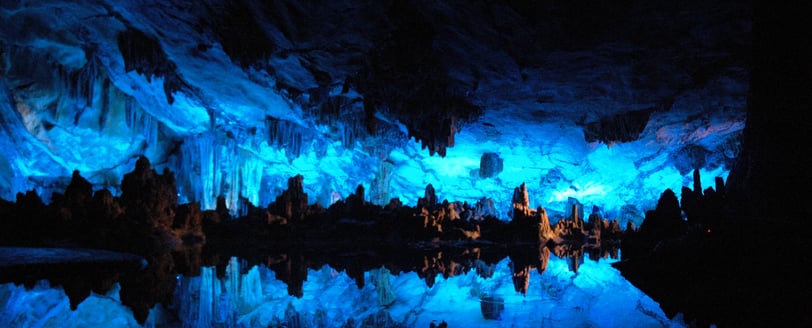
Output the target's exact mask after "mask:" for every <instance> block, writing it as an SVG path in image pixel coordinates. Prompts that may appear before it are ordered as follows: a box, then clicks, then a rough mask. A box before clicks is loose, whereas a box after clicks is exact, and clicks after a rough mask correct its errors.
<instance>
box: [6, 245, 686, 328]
mask: <svg viewBox="0 0 812 328" xmlns="http://www.w3.org/2000/svg"><path fill="white" fill-rule="evenodd" d="M584 253H585V250H584V249H561V248H554V249H549V248H547V247H543V246H542V247H511V248H504V247H501V248H500V247H470V246H467V247H462V246H460V247H455V246H453V245H448V246H445V247H434V246H432V247H428V246H425V245H423V246H422V247H413V248H408V249H403V248H400V249H398V248H391V249H390V248H387V247H381V248H379V249H375V250H369V249H366V250H350V249H345V250H341V251H336V250H333V251H330V252H323V251H315V250H301V249H300V250H286V251H280V252H276V253H272V254H261V255H254V256H251V255H250V254H245V255H244V256H242V257H237V256H233V255H234V254H204V253H203V252H201V250H199V249H198V250H189V251H187V252H180V253H174V254H164V255H162V256H159V257H156V258H153V259H151V260H150V262H149V266H148V267H147V269H146V270H144V271H141V272H139V273H138V274H132V273H129V274H122V275H121V276H120V277H119V279H118V280H117V283H116V284H115V288H114V289H113V290H112V291H110V292H108V293H106V294H100V293H99V292H98V291H94V292H93V293H89V294H90V297H89V298H88V299H86V300H84V302H82V304H80V306H79V307H78V308H77V309H76V311H70V310H69V309H67V308H65V309H63V308H60V307H59V306H60V304H62V303H59V302H58V300H59V299H65V298H67V296H65V294H64V293H62V294H61V295H62V296H60V297H56V296H55V295H60V293H59V289H54V288H51V287H50V286H48V285H46V284H43V285H39V286H36V287H34V288H33V289H30V290H26V289H25V288H23V287H17V286H14V285H13V284H6V285H3V286H2V287H0V302H4V303H0V304H5V306H4V308H3V312H2V316H0V325H2V326H10V327H13V326H21V325H24V324H22V323H23V322H25V321H26V318H32V320H33V319H36V320H38V321H37V322H40V323H42V322H45V323H47V322H54V323H59V322H60V321H53V320H58V319H59V318H64V317H65V316H69V317H71V318H73V321H74V322H85V321H87V320H90V321H91V322H93V323H94V324H98V323H99V321H100V320H103V319H102V318H100V317H99V313H127V312H128V311H126V309H132V311H133V312H132V313H133V314H134V317H133V318H139V316H142V318H143V320H140V321H141V322H143V323H144V324H145V325H146V326H159V327H181V326H182V327H207V326H212V327H257V326H262V327H267V326H286V327H401V326H402V327H429V326H430V325H431V324H434V325H435V326H439V325H440V324H441V323H442V322H446V323H448V324H449V325H450V326H463V325H464V326H468V327H476V326H488V327H494V326H497V327H498V326H504V327H509V326H510V327H527V326H538V325H547V326H568V327H569V326H582V325H592V326H640V325H645V326H665V325H669V324H672V322H671V321H669V320H668V319H667V318H666V317H665V315H664V314H663V313H662V311H661V310H660V309H659V306H658V304H657V303H655V302H654V301H652V300H651V299H650V298H648V297H647V296H645V295H644V294H643V293H641V292H640V291H639V290H637V289H636V288H634V287H633V286H632V285H631V284H629V283H628V282H627V281H625V280H624V279H623V278H622V277H621V276H620V274H619V273H618V272H617V271H616V270H615V269H613V268H612V267H611V266H610V265H609V263H611V262H613V261H615V260H616V259H617V256H616V255H617V251H613V250H606V251H600V252H598V253H594V252H586V253H587V254H588V257H589V258H590V259H586V260H584ZM594 254H598V255H597V256H595V255H594ZM561 255H563V257H562V256H561ZM613 255H614V256H613ZM596 257H597V259H598V260H597V261H595V260H593V259H592V258H596ZM63 284H64V282H63ZM64 286H66V287H65V290H70V288H68V287H67V286H69V284H65V285H64ZM119 286H120V289H119ZM45 294H48V295H50V296H49V297H42V295H45ZM36 295H39V296H40V297H39V298H38V297H36ZM43 298H45V299H50V300H53V301H51V303H48V302H47V301H43ZM33 300H37V302H39V303H38V305H37V306H36V307H35V306H32V305H31V304H27V303H26V302H28V301H33ZM99 300H105V301H104V302H100V301H99ZM49 304H50V305H49ZM86 304H90V305H88V306H86ZM124 306H126V308H125V307H124ZM111 308H116V309H115V311H112V310H113V309H111ZM32 311H39V312H40V313H25V312H32ZM105 318H107V317H105ZM107 319H109V320H114V319H115V320H114V321H111V322H107V323H108V324H112V325H114V326H116V325H117V326H131V325H140V324H138V323H137V322H135V321H133V320H132V318H129V320H128V318H121V317H120V316H119V317H117V318H107ZM83 320H85V321H83ZM62 323H64V321H62ZM677 323H678V322H677ZM45 326H47V325H45ZM57 326H61V325H60V324H57Z"/></svg>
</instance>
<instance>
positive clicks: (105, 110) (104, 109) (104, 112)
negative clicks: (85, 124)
mask: <svg viewBox="0 0 812 328" xmlns="http://www.w3.org/2000/svg"><path fill="white" fill-rule="evenodd" d="M101 96H102V99H101V113H99V134H100V135H101V134H102V131H103V130H104V125H105V124H106V123H107V116H108V115H109V114H110V79H104V82H102V94H101Z"/></svg>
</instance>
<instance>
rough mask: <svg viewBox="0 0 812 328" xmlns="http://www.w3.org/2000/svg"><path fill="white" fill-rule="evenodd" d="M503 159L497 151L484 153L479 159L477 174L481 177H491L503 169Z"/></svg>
mask: <svg viewBox="0 0 812 328" xmlns="http://www.w3.org/2000/svg"><path fill="white" fill-rule="evenodd" d="M504 161H505V160H504V159H502V158H500V157H499V154H497V153H484V154H482V158H481V159H480V160H479V176H480V177H482V178H492V177H495V176H496V175H498V174H499V173H500V172H502V170H503V169H504Z"/></svg>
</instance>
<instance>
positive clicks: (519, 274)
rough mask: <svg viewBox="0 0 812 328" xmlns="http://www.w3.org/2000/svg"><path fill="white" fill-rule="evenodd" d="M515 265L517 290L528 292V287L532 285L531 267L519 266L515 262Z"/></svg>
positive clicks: (514, 284)
mask: <svg viewBox="0 0 812 328" xmlns="http://www.w3.org/2000/svg"><path fill="white" fill-rule="evenodd" d="M511 266H512V267H513V287H514V288H515V289H516V291H517V292H519V293H522V294H527V289H528V288H529V287H530V267H528V266H522V267H519V266H518V265H516V264H515V263H511Z"/></svg>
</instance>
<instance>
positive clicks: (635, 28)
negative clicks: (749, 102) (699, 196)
mask: <svg viewBox="0 0 812 328" xmlns="http://www.w3.org/2000/svg"><path fill="white" fill-rule="evenodd" d="M751 10H752V9H751V8H750V6H749V4H748V2H741V1H685V2H671V1H598V2H595V1H523V0H516V1H408V0H404V1H399V0H395V1H355V0H344V1H285V0H278V1H258V0H257V1H252V0H237V1H212V0H206V1H178V0H175V1H112V0H103V1H102V0H99V1H80V0H77V1H60V2H54V1H3V3H2V5H0V25H2V26H3V28H2V30H0V59H2V65H0V87H1V88H2V90H3V97H2V99H1V100H0V111H1V112H2V121H0V123H1V124H0V146H2V147H3V149H4V152H3V154H2V155H0V173H2V174H0V180H2V185H3V186H4V187H2V190H0V191H1V192H2V194H3V197H4V198H11V197H13V194H14V193H15V192H18V191H21V190H25V189H29V188H38V189H39V190H41V191H46V190H48V186H51V185H54V186H56V185H60V184H62V185H64V183H65V181H66V179H67V178H69V177H70V173H71V172H72V171H73V170H80V171H81V172H82V173H83V174H84V175H86V176H89V179H90V180H91V181H92V182H94V183H96V184H99V185H109V186H115V185H116V184H117V183H118V181H119V180H120V177H121V175H122V174H123V173H124V172H127V171H128V170H130V169H131V167H132V165H133V163H134V161H135V158H136V157H137V156H138V155H146V156H147V157H149V158H150V159H151V160H152V161H153V162H155V163H157V165H158V166H164V167H167V168H169V169H170V170H173V171H176V172H178V173H177V174H178V175H179V188H180V189H181V190H179V192H181V193H187V194H188V195H187V196H185V197H186V198H187V199H189V200H195V201H201V202H203V203H204V206H206V207H210V205H212V203H213V201H211V200H210V199H211V196H212V195H215V194H230V196H229V197H230V199H231V201H232V203H235V202H236V200H237V199H239V198H240V197H245V198H248V199H249V200H250V201H252V202H255V203H256V202H262V201H263V200H266V199H270V196H263V195H261V194H262V193H267V194H272V193H274V192H278V190H279V188H282V186H283V185H284V181H286V179H287V176H290V175H293V174H296V173H303V174H305V177H306V179H308V180H310V181H311V182H310V185H309V187H308V188H309V191H310V192H312V193H315V194H317V195H316V196H314V198H316V199H318V198H319V197H321V198H324V197H330V195H331V194H332V193H333V192H337V193H339V194H348V193H349V192H350V191H351V190H353V189H354V186H355V185H357V184H359V183H360V184H367V185H369V184H376V183H377V184H378V185H377V187H375V186H372V189H373V190H377V192H378V194H376V195H377V196H375V197H380V198H381V199H380V201H382V202H385V201H386V198H388V196H392V197H396V196H399V197H402V198H405V199H406V200H409V199H412V198H416V197H415V195H417V193H418V192H420V191H422V186H419V185H420V184H422V183H425V182H434V183H437V184H441V183H443V182H446V184H450V186H449V187H447V188H448V190H447V191H446V193H445V196H447V197H449V198H453V196H457V197H458V198H464V199H465V198H466V197H467V198H468V199H470V198H473V197H474V196H473V191H472V192H466V193H461V194H454V192H452V188H453V189H454V190H463V189H465V190H468V189H471V190H487V189H488V188H497V187H500V188H503V187H511V188H512V187H513V186H515V185H514V184H516V185H517V183H520V181H519V180H522V181H525V180H532V181H531V182H532V183H531V184H530V185H531V188H538V189H544V190H549V192H548V194H546V196H544V197H543V199H539V202H544V201H549V200H551V199H558V200H560V199H559V198H560V197H558V196H561V195H566V194H567V193H563V194H557V195H558V196H556V195H553V194H552V193H553V192H554V191H556V190H557V191H562V190H563V189H567V188H570V189H572V190H574V191H572V192H570V193H575V194H578V192H581V191H583V190H584V189H585V187H587V186H585V185H586V184H589V183H587V182H585V181H579V177H580V176H582V175H589V174H591V173H590V172H598V173H595V174H597V175H594V176H590V181H597V182H596V183H595V185H601V186H605V185H611V184H612V183H608V182H607V183H602V182H600V181H602V179H604V180H606V179H608V178H607V176H610V175H616V174H615V173H614V171H612V170H610V169H609V168H603V166H611V165H614V164H617V163H601V162H612V161H615V160H617V161H618V163H619V164H617V165H619V166H623V165H627V166H629V167H633V168H632V170H634V171H636V172H637V173H622V174H620V175H622V176H621V177H619V178H618V179H620V180H618V181H620V182H617V183H616V184H615V185H612V186H610V187H613V188H609V189H607V190H615V191H618V190H620V189H621V188H622V187H624V186H626V187H631V186H636V187H635V188H638V187H639V188H643V187H642V186H639V185H637V184H635V182H633V181H635V180H647V179H651V178H652V177H657V176H660V175H663V174H662V173H661V172H663V170H665V169H666V168H668V169H669V170H671V171H675V172H678V173H679V175H680V176H685V175H686V174H688V172H687V171H688V170H690V169H699V168H703V169H706V170H708V171H713V170H716V169H718V168H722V170H723V171H725V170H729V169H730V165H731V163H732V160H733V159H734V158H735V157H736V155H737V154H738V147H739V146H738V144H739V136H740V134H741V129H742V128H743V126H744V121H745V107H746V98H747V92H748V88H749V71H748V60H749V55H750V49H749V47H750V28H751V18H750V15H751ZM407 145H412V146H407ZM485 152H494V153H498V154H500V156H502V157H503V158H504V159H505V172H504V173H503V174H502V176H501V178H500V177H497V178H494V179H491V180H494V181H473V180H476V179H475V178H474V177H475V176H476V175H475V174H474V173H473V172H470V171H472V170H476V169H478V168H479V164H480V163H479V160H480V157H479V156H480V155H481V154H483V153H485ZM606 152H611V153H612V154H609V155H607V154H606ZM618 156H620V157H618ZM621 157H622V158H621ZM307 161H309V162H308V163H310V164H306V163H305V162H307ZM409 161H417V162H419V164H410V163H409ZM440 161H445V162H443V163H441V162H440ZM448 162H451V163H453V164H449V163H448ZM438 163H441V164H438ZM624 163H626V164H624ZM454 165H457V166H454ZM353 170H361V171H358V172H356V171H353ZM455 170H459V171H460V172H462V173H455V172H456V171H455ZM420 171H422V172H423V175H424V176H427V177H424V178H414V177H413V176H414V175H415V174H418V175H419V174H420V173H415V172H420ZM246 172H247V173H246ZM716 172H719V171H718V170H717V171H716ZM308 173H309V174H310V176H308ZM361 173H363V174H361ZM658 174H659V175H658ZM277 175H278V176H280V177H276V176H277ZM432 175H433V176H432ZM282 176H284V177H282ZM320 176H321V177H320ZM325 176H326V177H325ZM663 176H664V175H663ZM195 177H197V178H198V179H199V180H204V181H206V182H203V183H198V182H193V180H195ZM449 177H451V178H449ZM466 179H467V180H466ZM462 180H466V182H460V181H462ZM468 180H471V181H468ZM334 181H340V182H334ZM449 181H450V182H449ZM562 181H563V182H562ZM607 181H608V180H607ZM668 181H671V180H668ZM562 183H563V184H562ZM200 184H202V185H200ZM344 184H346V186H344ZM384 184H385V185H384ZM468 184H470V185H468ZM652 184H656V181H655V182H652ZM665 184H667V182H665ZM646 185H648V182H647V184H646ZM326 186H330V187H326ZM573 186H576V187H573ZM664 187H670V188H674V187H679V186H671V185H665V186H664ZM376 188H377V189H376ZM409 188H414V189H416V190H415V191H414V195H413V194H410V193H411V191H410V192H406V191H403V192H401V193H396V192H393V191H392V190H406V189H409ZM466 188H467V189H466ZM251 189H257V190H264V192H261V193H260V195H257V192H252V191H250V190H251ZM383 189H386V190H383ZM587 189H588V188H587ZM661 190H662V189H660V191H661ZM439 192H440V193H441V194H442V193H443V190H442V187H440V190H439ZM500 192H501V191H500ZM504 192H506V193H509V192H510V190H509V189H508V190H507V191H504ZM249 194H251V195H249ZM637 196H639V195H636V194H634V193H625V194H621V195H619V196H617V197H620V198H623V197H625V198H629V197H637ZM649 196H651V195H649V194H646V197H649ZM503 197H504V198H509V196H503ZM204 198H205V199H204ZM206 199H209V200H206ZM412 200H413V199H412ZM328 205H329V204H328Z"/></svg>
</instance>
